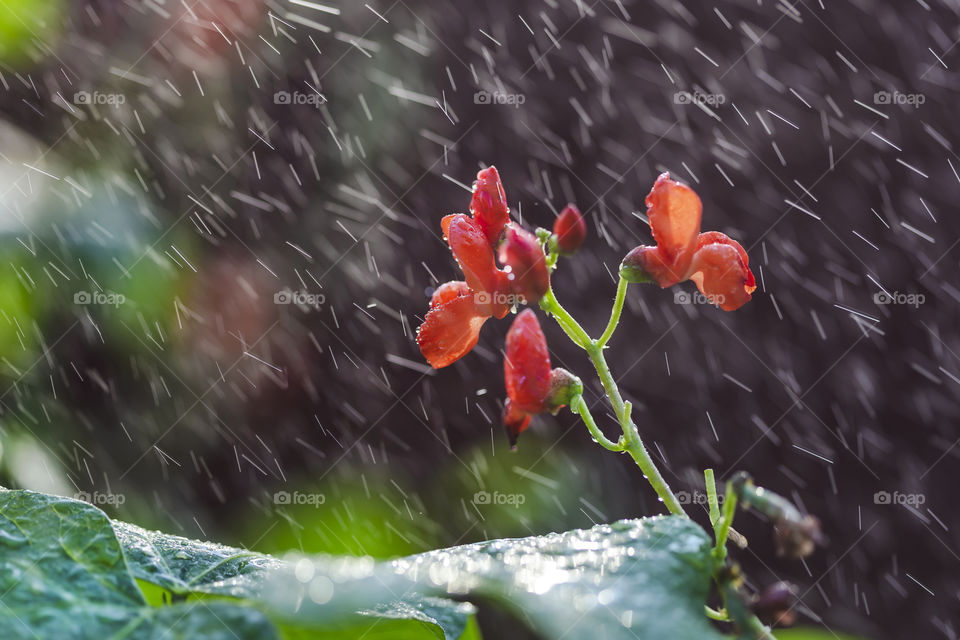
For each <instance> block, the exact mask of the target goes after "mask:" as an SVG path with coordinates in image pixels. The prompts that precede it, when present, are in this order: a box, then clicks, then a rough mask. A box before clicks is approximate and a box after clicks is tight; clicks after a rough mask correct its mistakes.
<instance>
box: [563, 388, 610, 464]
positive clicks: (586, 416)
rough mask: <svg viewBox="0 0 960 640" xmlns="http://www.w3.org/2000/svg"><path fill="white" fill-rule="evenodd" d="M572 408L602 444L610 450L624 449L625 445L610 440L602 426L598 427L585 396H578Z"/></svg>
mask: <svg viewBox="0 0 960 640" xmlns="http://www.w3.org/2000/svg"><path fill="white" fill-rule="evenodd" d="M570 408H571V409H572V410H573V412H574V413H577V414H579V415H580V417H581V418H583V422H584V423H585V424H586V425H587V429H588V430H589V431H590V435H592V436H593V439H594V440H596V441H597V442H599V443H600V446H602V447H603V448H604V449H609V450H610V451H623V447H622V446H621V445H620V444H618V443H615V442H611V441H610V440H608V439H607V438H606V436H604V435H603V432H602V431H600V428H599V427H597V423H596V422H595V421H594V419H593V416H592V415H591V414H590V407H588V406H587V402H586V400H584V399H583V396H577V398H576V400H574V402H573V403H572V404H571V406H570Z"/></svg>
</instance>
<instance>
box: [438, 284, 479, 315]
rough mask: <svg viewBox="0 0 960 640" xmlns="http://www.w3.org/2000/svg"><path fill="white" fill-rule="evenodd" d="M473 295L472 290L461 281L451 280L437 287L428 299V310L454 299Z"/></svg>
mask: <svg viewBox="0 0 960 640" xmlns="http://www.w3.org/2000/svg"><path fill="white" fill-rule="evenodd" d="M469 294H473V290H472V289H471V288H470V287H469V286H468V285H467V283H466V282H464V281H463V280H451V281H450V282H444V283H443V284H442V285H440V286H439V287H437V290H436V291H434V292H433V296H432V297H431V298H430V308H431V309H433V308H434V307H438V306H440V305H441V304H443V303H445V302H450V301H451V300H453V299H454V298H457V297H460V296H465V295H469Z"/></svg>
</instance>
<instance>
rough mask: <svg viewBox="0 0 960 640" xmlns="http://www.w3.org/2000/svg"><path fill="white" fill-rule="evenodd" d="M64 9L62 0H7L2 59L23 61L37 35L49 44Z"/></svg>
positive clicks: (0, 35) (0, 34) (0, 18)
mask: <svg viewBox="0 0 960 640" xmlns="http://www.w3.org/2000/svg"><path fill="white" fill-rule="evenodd" d="M62 11H63V4H62V3H61V2H60V0H4V2H3V10H2V11H0V60H2V61H4V62H7V63H17V62H19V61H21V60H22V59H23V58H25V57H26V55H27V52H28V51H29V49H30V47H31V46H32V43H33V41H34V40H35V39H36V40H40V42H41V43H42V44H45V45H47V46H48V47H49V46H50V44H51V42H52V38H54V37H55V36H56V33H57V26H56V25H57V24H58V23H59V17H60V14H61V13H62Z"/></svg>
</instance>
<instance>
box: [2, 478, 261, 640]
mask: <svg viewBox="0 0 960 640" xmlns="http://www.w3.org/2000/svg"><path fill="white" fill-rule="evenodd" d="M0 629H2V630H3V631H4V633H3V637H4V638H5V639H6V638H81V639H83V638H97V639H98V640H99V639H101V638H113V637H116V638H130V639H136V640H140V639H141V638H143V639H154V638H156V639H157V640H159V639H160V638H167V639H169V638H174V639H176V638H182V639H184V640H186V639H187V638H196V637H203V638H214V639H217V640H219V639H220V638H223V639H224V640H238V639H239V640H246V639H248V638H249V639H250V640H257V639H260V638H267V639H269V638H275V637H277V635H276V631H275V629H274V627H273V625H272V624H271V623H270V622H269V620H268V619H267V618H266V616H265V615H264V614H263V613H261V612H260V611H258V610H256V609H253V608H249V607H239V606H236V605H232V604H226V603H212V604H209V605H208V604H206V603H191V604H181V605H176V606H174V607H164V608H162V609H155V608H153V607H150V606H148V605H147V603H146V601H145V600H144V597H143V595H142V594H141V592H140V590H139V589H138V588H137V585H136V582H134V579H133V577H132V576H131V575H130V572H129V571H128V569H127V564H126V561H125V560H124V555H123V551H122V549H121V547H120V543H119V541H118V540H117V538H116V536H115V535H114V533H113V529H112V527H111V525H110V521H109V520H108V519H107V517H106V515H104V513H103V512H102V511H100V510H99V509H97V508H95V507H93V506H91V505H89V504H86V503H84V502H79V501H77V500H69V499H66V498H59V497H55V496H48V495H44V494H40V493H34V492H32V491H0Z"/></svg>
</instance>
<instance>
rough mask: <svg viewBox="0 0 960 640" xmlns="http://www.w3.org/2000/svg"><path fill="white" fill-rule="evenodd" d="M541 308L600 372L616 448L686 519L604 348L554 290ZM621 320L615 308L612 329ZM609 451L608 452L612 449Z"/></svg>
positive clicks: (621, 302)
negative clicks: (615, 426)
mask: <svg viewBox="0 0 960 640" xmlns="http://www.w3.org/2000/svg"><path fill="white" fill-rule="evenodd" d="M621 289H622V291H623V292H624V293H625V292H626V282H625V281H621V286H618V287H617V300H618V301H619V307H620V310H622V309H623V295H621ZM540 308H541V309H543V310H544V311H546V312H547V313H549V314H550V315H551V316H553V318H554V319H555V320H556V321H557V324H559V325H560V328H561V329H563V331H564V332H565V333H566V334H567V335H568V336H569V337H570V339H571V340H573V342H574V343H575V344H576V345H578V346H579V347H581V348H582V349H584V350H585V351H586V352H587V355H589V356H590V361H591V362H592V363H593V366H594V368H595V369H596V370H597V375H599V376H600V382H601V383H602V384H603V388H604V390H605V391H606V392H607V398H608V399H609V400H610V405H611V407H613V412H614V413H615V414H616V416H617V421H618V422H619V423H620V428H621V430H622V431H623V437H622V438H621V439H620V442H619V443H618V444H617V445H616V446H617V447H618V449H617V450H620V451H626V452H627V453H629V454H630V457H632V458H633V460H634V462H636V463H637V466H638V467H640V470H641V471H642V472H643V475H644V477H645V478H646V479H647V481H648V482H649V483H650V485H651V486H652V487H653V489H654V491H656V492H657V495H658V496H659V497H660V500H661V501H662V502H663V503H664V505H665V506H666V507H667V509H668V510H669V511H670V513H672V514H674V515H679V516H686V515H687V514H686V513H685V512H684V510H683V507H682V506H681V505H680V501H679V500H677V496H676V495H674V493H673V491H672V490H671V489H670V486H669V485H668V484H667V481H666V480H665V479H664V477H663V475H662V474H661V473H660V470H659V469H658V468H657V465H656V464H655V463H654V461H653V458H651V457H650V453H649V452H648V451H647V448H646V447H645V446H644V444H643V440H642V439H641V438H640V432H639V431H638V430H637V426H636V425H635V424H634V423H633V420H632V419H631V418H630V409H631V407H630V403H628V402H624V401H623V396H621V395H620V389H619V388H618V387H617V383H616V381H615V380H614V379H613V374H612V373H610V367H609V366H608V365H607V361H606V358H604V356H603V346H602V345H601V344H600V341H599V340H592V339H591V338H590V336H589V335H588V334H587V332H586V331H585V330H584V329H583V327H582V326H580V323H579V322H577V321H576V320H575V319H574V318H573V316H571V315H570V313H569V312H568V311H567V310H566V309H564V308H563V305H561V304H560V302H559V301H558V300H557V298H556V296H555V295H554V293H553V288H550V289H549V290H548V291H547V293H546V295H545V296H544V297H543V299H542V300H540ZM619 317H620V313H619V312H618V311H617V310H616V308H615V309H614V312H613V313H612V314H611V322H612V325H613V328H616V324H617V322H619ZM607 329H608V331H605V332H604V334H605V335H607V334H612V333H613V331H612V330H611V329H610V327H609V326H608V327H607ZM607 337H608V338H609V335H607ZM584 406H585V405H584ZM595 426H596V425H595V424H594V427H595ZM587 428H588V429H590V431H591V434H594V430H593V429H591V428H590V425H589V424H588V425H587ZM597 432H598V433H599V429H597ZM594 435H596V434H594ZM597 441H598V442H600V443H601V444H603V442H602V441H600V440H599V439H598V440H597ZM608 442H609V440H608ZM611 444H612V443H611ZM607 448H608V449H609V447H607Z"/></svg>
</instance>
